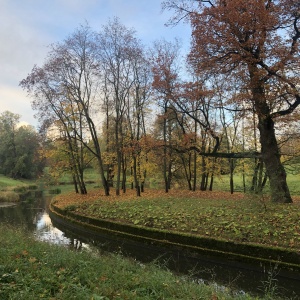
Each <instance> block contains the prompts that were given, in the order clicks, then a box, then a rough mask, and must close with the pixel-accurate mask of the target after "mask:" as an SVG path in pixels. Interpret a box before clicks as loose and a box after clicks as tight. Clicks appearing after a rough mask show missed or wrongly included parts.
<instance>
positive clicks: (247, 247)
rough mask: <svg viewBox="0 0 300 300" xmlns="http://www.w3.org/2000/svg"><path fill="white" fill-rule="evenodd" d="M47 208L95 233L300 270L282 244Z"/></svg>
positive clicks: (296, 259) (297, 257) (297, 258)
mask: <svg viewBox="0 0 300 300" xmlns="http://www.w3.org/2000/svg"><path fill="white" fill-rule="evenodd" d="M49 209H50V212H51V213H52V214H54V215H55V216H56V217H58V218H62V219H64V220H65V221H67V222H70V223H71V224H74V225H76V226H77V227H78V226H79V227H81V228H84V229H87V230H90V231H93V232H94V233H97V232H99V233H100V232H102V233H108V234H112V235H115V236H118V237H124V238H127V239H132V240H135V241H139V242H145V243H151V244H157V245H163V246H165V247H176V248H181V249H183V250H184V251H188V252H192V253H195V255H197V254H200V255H207V256H213V257H222V258H226V259H227V260H230V261H237V262H242V263H248V264H256V265H261V264H262V263H263V264H268V265H270V264H272V265H276V266H278V267H280V268H281V269H284V270H289V271H296V272H299V271H300V254H299V253H298V252H295V251H290V250H287V249H284V248H279V247H278V248H275V247H267V246H263V245H254V244H246V243H235V242H232V241H226V240H221V239H213V238H209V237H203V236H195V235H191V234H186V233H177V232H170V231H166V230H159V229H153V228H147V227H143V226H134V225H129V224H121V223H118V222H113V221H108V220H103V219H95V218H90V217H86V216H83V215H79V214H76V213H74V212H71V211H68V210H64V209H61V208H59V207H57V206H55V205H54V204H53V203H51V204H50V206H49Z"/></svg>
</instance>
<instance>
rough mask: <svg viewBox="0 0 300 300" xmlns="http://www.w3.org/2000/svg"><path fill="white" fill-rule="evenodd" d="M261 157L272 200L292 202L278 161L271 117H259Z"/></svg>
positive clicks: (283, 170)
mask: <svg viewBox="0 0 300 300" xmlns="http://www.w3.org/2000/svg"><path fill="white" fill-rule="evenodd" d="M258 129H259V131H260V143H261V153H262V159H263V162H264V163H265V167H266V172H267V174H268V177H269V181H270V190H271V198H272V201H273V202H278V203H292V202H293V201H292V198H291V195H290V191H289V188H288V185H287V182H286V172H285V169H284V167H283V165H282V163H281V161H280V152H279V148H278V144H277V141H276V136H275V129H274V122H273V120H272V118H271V117H265V118H261V117H260V118H259V123H258Z"/></svg>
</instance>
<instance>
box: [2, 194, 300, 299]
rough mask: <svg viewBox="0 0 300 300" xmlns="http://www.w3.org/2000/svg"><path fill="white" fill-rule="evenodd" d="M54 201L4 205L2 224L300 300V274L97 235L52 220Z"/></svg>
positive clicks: (255, 291)
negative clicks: (269, 290)
mask: <svg viewBox="0 0 300 300" xmlns="http://www.w3.org/2000/svg"><path fill="white" fill-rule="evenodd" d="M50 201H51V198H50V197H44V198H40V199H36V200H35V201H28V202H26V201H25V202H21V203H18V204H17V205H13V206H10V205H9V204H3V203H1V204H0V222H1V223H9V224H11V225H14V226H18V227H22V228H25V229H27V230H29V231H31V232H33V234H34V236H35V237H36V239H37V240H40V241H46V242H49V243H54V244H60V245H63V246H66V247H70V248H72V249H82V248H86V249H89V250H92V249H95V246H96V247H100V248H101V249H102V250H104V251H111V252H119V253H122V254H123V255H125V256H130V257H132V258H134V259H137V260H139V261H142V262H150V261H153V260H157V261H158V262H159V263H160V264H161V263H163V264H165V265H166V266H167V267H169V268H171V269H172V270H173V271H175V272H177V273H187V274H190V275H192V276H194V278H195V280H196V281H199V282H203V281H204V282H206V281H214V282H218V287H219V288H220V289H225V286H227V287H228V286H229V287H230V288H233V289H236V290H237V293H244V291H247V292H250V293H253V294H261V293H263V291H266V290H267V289H268V287H269V289H273V288H274V287H275V286H276V291H277V293H280V294H281V295H282V296H287V297H290V298H289V299H300V274H298V273H295V272H294V273H292V272H286V271H281V270H278V269H276V266H266V265H261V266H251V265H245V264H241V263H236V262H233V261H226V260H223V259H221V258H212V257H205V256H203V257H199V256H197V257H195V255H193V254H192V253H186V252H183V251H182V249H176V248H175V249H170V248H169V249H166V248H163V247H159V246H155V245H151V244H144V243H139V242H135V241H132V240H128V239H124V238H117V237H115V236H111V235H108V234H105V233H103V234H97V236H95V234H93V233H92V232H87V231H86V230H85V229H83V228H80V227H76V226H75V227H74V226H71V225H70V224H68V223H66V222H65V221H63V220H61V219H59V218H57V217H55V216H52V219H51V218H50V216H49V209H48V206H49V203H50Z"/></svg>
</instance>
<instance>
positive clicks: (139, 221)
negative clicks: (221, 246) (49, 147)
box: [57, 191, 300, 250]
mask: <svg viewBox="0 0 300 300" xmlns="http://www.w3.org/2000/svg"><path fill="white" fill-rule="evenodd" d="M154 193H155V192H154V191H151V193H150V192H149V194H151V198H147V195H145V196H143V198H139V199H137V198H134V197H133V198H132V200H128V201H118V200H117V201H109V198H105V197H101V198H100V199H98V200H96V201H92V202H91V203H90V202H85V201H77V202H76V203H72V199H71V197H70V204H69V205H71V206H72V209H73V211H75V212H76V213H79V214H83V215H87V216H91V217H94V218H99V219H107V220H113V221H119V222H121V223H127V224H133V225H139V226H146V227H147V226H148V227H153V228H158V229H164V230H171V231H178V232H184V233H191V234H199V235H202V236H209V237H213V238H221V239H225V240H230V241H236V242H247V243H255V244H264V245H270V246H276V247H284V248H288V249H297V250H300V224H299V219H300V203H299V202H296V203H294V204H274V203H271V202H270V201H267V200H265V201H262V200H261V199H259V198H257V197H255V196H247V197H245V198H244V197H243V196H241V198H238V197H236V199H233V198H232V196H231V195H230V194H224V196H223V194H222V193H216V194H215V195H214V194H211V198H205V196H203V194H201V193H200V192H198V194H194V195H193V193H192V192H190V193H186V194H184V195H185V196H184V195H181V197H179V196H177V197H176V193H174V194H172V195H166V194H163V193H160V194H157V196H155V194H154ZM178 193H179V192H177V194H178ZM149 194H148V195H149ZM153 195H154V196H153ZM201 195H202V196H201ZM208 196H209V193H206V197H208ZM214 197H216V198H215V199H214ZM121 199H122V197H121V198H120V199H119V200H121ZM107 200H108V201H107ZM57 203H59V199H57ZM64 206H65V207H66V208H68V204H67V203H66V204H64Z"/></svg>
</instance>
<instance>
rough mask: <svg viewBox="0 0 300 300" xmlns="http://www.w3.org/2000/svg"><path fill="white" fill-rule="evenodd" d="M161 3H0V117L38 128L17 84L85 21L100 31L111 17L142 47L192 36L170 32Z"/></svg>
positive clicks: (97, 0)
mask: <svg viewBox="0 0 300 300" xmlns="http://www.w3.org/2000/svg"><path fill="white" fill-rule="evenodd" d="M160 4H161V0H151V1H148V0H127V1H125V0H84V1H83V0H0V7H1V10H0V68H1V69H0V70H1V72H0V113H1V112H3V111H5V110H9V111H11V112H13V113H18V114H20V115H22V120H24V121H26V122H28V123H30V124H32V125H36V123H37V121H36V120H35V119H34V118H33V114H34V112H33V111H32V110H31V106H30V99H29V98H27V97H26V93H25V92H23V91H22V89H21V88H20V87H19V82H20V81H21V80H22V79H24V78H25V77H26V76H27V74H28V73H30V71H31V69H32V67H33V66H34V65H35V64H37V65H41V64H42V63H43V61H44V59H45V58H46V55H47V52H48V47H47V46H48V45H49V44H51V43H56V42H60V41H62V40H63V39H64V38H66V37H67V36H68V35H69V34H71V33H72V32H73V31H74V30H75V28H76V27H78V26H79V25H80V24H84V23H85V21H87V22H88V23H89V24H90V26H91V27H92V28H93V29H94V30H96V31H99V30H100V29H101V26H102V25H104V24H106V23H107V22H108V20H109V18H113V17H115V16H117V17H119V18H120V21H121V23H122V24H124V25H125V26H127V27H129V28H134V29H135V30H136V33H137V36H138V38H140V39H141V40H142V42H143V43H144V44H151V42H152V41H154V40H156V39H160V38H162V37H165V38H166V39H172V38H173V37H174V36H177V37H179V38H180V37H182V39H183V40H184V41H186V40H187V38H188V35H189V29H188V26H183V25H180V26H178V27H175V28H170V27H169V28H166V27H165V26H164V23H166V22H167V21H168V18H169V16H170V14H169V13H163V14H161V8H160Z"/></svg>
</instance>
